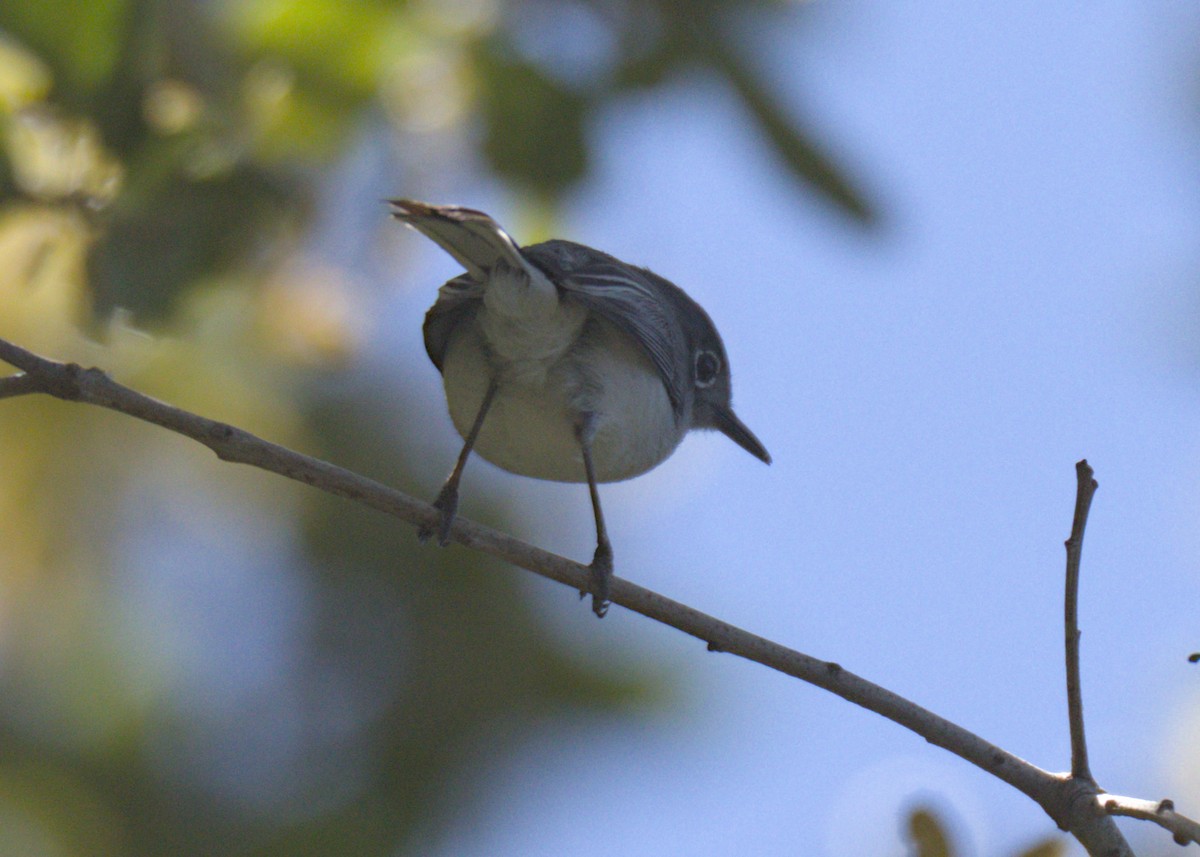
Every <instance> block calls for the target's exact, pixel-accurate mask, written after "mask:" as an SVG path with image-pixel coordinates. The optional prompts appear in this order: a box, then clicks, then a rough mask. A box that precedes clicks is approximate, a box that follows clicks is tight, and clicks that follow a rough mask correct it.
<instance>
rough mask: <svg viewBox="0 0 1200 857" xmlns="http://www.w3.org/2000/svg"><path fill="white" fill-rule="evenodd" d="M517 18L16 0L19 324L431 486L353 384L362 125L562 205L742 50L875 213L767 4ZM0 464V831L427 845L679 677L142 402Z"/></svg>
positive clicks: (320, 5)
mask: <svg viewBox="0 0 1200 857" xmlns="http://www.w3.org/2000/svg"><path fill="white" fill-rule="evenodd" d="M565 7H572V8H574V9H575V12H576V13H577V14H583V15H585V16H588V18H589V20H590V21H591V26H592V27H593V28H594V31H595V32H593V35H595V33H596V32H599V33H600V34H601V35H602V36H603V37H602V38H595V39H593V38H591V36H589V37H588V39H589V46H590V47H595V45H596V44H599V45H601V46H602V47H603V48H604V49H603V50H602V51H600V53H599V54H598V55H597V54H596V53H595V52H594V51H593V52H592V53H591V54H590V56H591V59H590V60H589V62H591V65H590V66H588V67H587V68H582V67H580V66H578V64H577V62H576V60H575V58H574V54H573V53H572V50H573V49H574V48H580V47H582V46H581V44H580V42H579V40H580V38H582V37H581V36H579V34H574V35H573V34H572V33H570V32H565V33H562V35H563V38H564V44H565V45H566V47H567V50H565V51H560V52H559V53H558V54H556V55H553V56H542V55H537V52H536V51H535V52H532V53H531V52H530V51H529V50H528V38H527V30H528V29H529V28H530V27H533V28H534V29H535V30H536V28H537V26H539V21H541V25H542V26H543V29H544V25H545V23H546V21H549V22H550V24H551V25H554V22H555V21H556V20H558V19H557V18H555V17H554V16H556V15H559V14H561V10H562V9H563V8H565ZM501 8H502V7H500V6H499V5H498V4H497V3H495V2H489V0H456V2H453V3H438V2H433V0H410V2H397V0H353V2H348V0H236V1H235V0H224V2H221V0H213V2H178V0H89V2H87V3H82V4H81V3H76V2H69V0H40V2H37V3H33V2H26V3H22V2H16V3H3V4H0V336H5V337H8V338H11V339H13V340H14V341H17V342H19V343H20V344H22V345H24V346H26V347H29V348H32V349H34V350H37V351H40V352H43V353H46V354H48V355H51V356H54V357H56V358H59V359H69V360H76V361H79V362H83V363H89V364H96V365H100V366H103V367H105V368H106V369H108V370H109V371H111V372H112V373H113V374H114V375H115V376H116V377H118V378H119V379H120V380H122V381H124V382H126V383H129V384H131V385H133V386H135V387H137V388H139V389H141V390H144V391H146V392H148V393H151V394H153V395H156V396H159V397H161V398H164V399H168V400H170V401H172V402H174V403H176V404H179V405H180V406H183V407H186V408H191V409H194V410H198V411H200V412H202V413H205V414H207V415H210V416H213V417H216V418H220V419H225V420H228V421H230V422H233V423H237V424H239V425H242V426H245V427H246V428H248V429H249V430H251V431H254V432H256V433H258V434H260V435H263V436H265V437H268V438H270V439H272V440H274V441H277V442H280V443H285V444H289V445H292V446H295V447H298V448H301V449H303V450H305V451H308V452H310V453H313V454H317V455H320V456H322V457H324V458H328V459H330V460H334V461H337V462H339V463H341V464H344V465H346V466H349V467H352V468H356V469H360V470H361V471H362V472H366V473H369V474H374V475H377V476H379V477H380V478H382V479H384V480H387V481H390V482H393V483H396V484H401V485H411V484H413V483H414V482H416V481H417V479H418V478H419V477H418V475H417V474H418V473H419V472H421V468H420V462H421V461H422V460H423V459H424V458H426V457H428V455H427V453H426V451H425V450H424V449H422V448H421V444H422V443H423V441H422V438H421V437H420V436H419V432H418V433H417V435H418V436H414V437H408V436H400V435H401V433H399V432H397V431H395V425H396V414H397V412H398V411H399V410H401V408H399V406H398V403H397V402H396V390H395V389H394V388H393V387H392V386H389V384H390V383H391V381H390V380H378V381H364V380H363V379H362V378H361V377H356V376H353V374H352V370H353V362H352V358H353V356H354V355H355V352H356V349H357V348H358V346H359V344H360V341H361V338H362V336H363V333H362V330H363V318H364V316H365V315H369V312H368V311H367V310H365V309H363V308H362V307H361V306H360V305H359V301H358V299H356V297H355V294H354V292H353V290H351V289H349V288H347V284H346V280H347V277H346V275H345V274H344V272H340V271H338V270H336V269H332V268H330V267H328V266H327V265H324V264H320V263H317V262H315V261H314V260H313V259H311V258H309V257H308V256H307V255H306V254H305V253H304V251H303V247H304V243H305V240H306V238H307V237H308V235H309V231H310V230H311V229H312V220H313V214H314V210H315V205H316V204H315V202H314V200H315V199H316V194H317V191H318V189H319V187H320V185H321V182H322V180H323V179H324V178H325V174H326V170H327V168H328V167H329V166H330V165H332V164H334V163H336V162H337V161H338V160H339V159H340V158H341V157H342V156H343V155H344V154H345V152H346V150H347V147H348V146H349V144H350V143H351V142H352V141H353V139H354V138H355V137H356V135H361V134H363V133H366V131H365V129H368V128H371V127H380V126H382V127H386V128H387V129H388V132H389V133H390V134H392V135H394V137H395V140H396V142H397V145H398V146H400V147H405V146H411V145H412V144H413V141H414V140H418V139H421V138H422V137H423V136H424V137H429V136H430V135H433V136H435V137H436V136H437V135H444V136H446V137H455V138H460V139H464V140H467V141H471V142H472V144H473V145H474V146H476V147H477V152H478V156H479V157H480V158H481V159H482V161H483V162H484V163H485V164H486V165H487V166H488V167H489V168H490V169H491V170H492V171H493V172H494V173H495V174H496V175H498V176H500V177H502V178H503V179H505V180H506V181H508V182H509V183H510V184H511V185H512V186H513V187H514V188H515V189H516V190H517V191H518V192H519V193H521V194H523V195H525V196H526V197H527V198H528V200H529V201H530V205H531V206H532V207H533V208H535V209H540V210H543V211H552V210H553V206H554V202H555V200H556V199H557V198H558V197H559V196H560V195H561V194H563V193H564V192H565V191H566V190H567V189H569V188H570V187H571V186H572V185H573V184H575V183H577V182H579V181H580V180H581V179H582V178H583V177H585V176H586V175H587V171H588V168H589V155H588V147H589V131H590V125H591V123H592V122H593V121H595V120H594V117H595V116H596V115H597V113H598V111H599V110H600V109H601V108H603V107H604V106H605V105H606V104H607V103H609V102H611V101H612V100H613V99H616V98H619V97H621V96H622V94H624V93H626V92H628V91H630V90H631V89H634V88H645V87H652V86H657V85H660V84H662V83H663V82H665V81H667V80H669V79H671V78H673V77H675V76H678V75H680V74H685V73H701V74H711V75H716V76H718V77H720V78H721V79H724V80H726V81H727V82H728V83H729V85H730V86H731V88H732V90H733V91H734V92H735V93H737V94H738V95H739V96H740V97H741V99H742V102H743V103H744V105H745V107H746V111H747V117H748V121H750V122H752V123H754V124H756V125H757V126H758V127H759V128H760V129H761V130H762V131H763V137H764V141H765V143H766V144H767V145H769V146H772V147H774V148H775V150H776V151H777V152H778V153H779V154H780V156H781V163H782V164H783V165H784V167H785V168H786V169H787V170H789V171H790V172H791V174H793V175H794V176H796V177H797V178H799V179H801V180H802V181H803V182H804V183H805V186H806V187H808V188H809V189H812V190H814V191H816V192H817V193H818V194H820V195H822V196H824V197H825V198H826V199H828V200H830V201H831V202H832V203H833V204H834V205H836V206H837V207H839V208H840V209H841V210H842V211H844V212H845V213H846V214H848V215H849V216H850V217H851V218H852V219H854V220H856V221H858V222H860V223H869V222H871V221H872V220H873V219H874V213H873V211H872V209H871V207H870V205H869V204H868V203H867V202H866V200H865V199H864V198H863V197H862V195H861V194H860V193H859V192H858V191H856V190H855V189H854V187H853V183H852V182H851V181H849V180H848V179H847V178H846V177H845V176H844V175H843V174H842V173H841V172H840V171H839V170H838V169H837V168H836V167H835V166H833V165H832V163H831V162H830V161H829V159H828V158H827V157H826V156H824V155H823V154H821V147H820V146H818V145H817V144H815V143H813V142H812V138H811V135H809V134H808V133H807V132H805V131H803V130H802V129H801V128H800V127H799V126H798V125H797V124H796V123H795V122H794V121H793V120H792V119H790V118H789V117H788V116H787V111H786V110H784V109H783V108H782V106H781V105H780V104H779V103H778V100H777V99H776V98H775V97H774V96H773V95H772V92H771V88H770V87H769V86H768V85H767V84H766V83H765V82H764V81H763V80H761V79H760V76H759V74H758V73H757V72H756V71H755V70H754V68H753V66H752V64H750V63H747V62H746V60H745V54H746V53H747V49H746V47H745V46H744V45H741V44H740V43H739V41H738V39H736V38H735V37H734V36H733V35H732V34H733V33H734V32H735V31H736V30H735V28H733V27H731V26H728V25H730V24H732V23H734V22H735V20H736V19H737V18H738V17H739V16H743V15H749V14H755V15H769V14H772V13H773V12H774V11H775V10H774V9H773V8H772V4H759V3H734V2H713V1H712V0H710V2H703V3H682V2H679V3H674V2H657V3H650V2H648V3H616V2H612V3H609V2H601V0H597V2H592V3H575V4H555V3H545V2H528V3H512V4H508V5H507V6H505V7H503V9H504V15H503V16H502V15H501ZM523 34H526V35H523ZM582 53H587V51H582ZM381 120H382V122H381ZM395 190H396V189H395V188H391V189H388V188H380V191H379V195H380V196H384V195H386V194H387V193H391V192H394V191H395ZM376 204H377V202H376V200H375V199H364V200H363V201H362V205H363V206H372V205H376ZM380 223H381V224H384V223H385V220H384V218H383V214H382V209H380ZM431 293H432V287H431ZM413 323H414V325H415V324H417V323H418V321H417V320H415V319H414V322H413ZM147 331H148V332H149V334H150V335H147V333H146V332H147ZM430 371H432V370H430ZM343 373H346V374H343ZM348 378H352V379H353V380H352V382H349V383H332V384H323V383H320V382H321V381H323V380H334V381H339V380H346V379H348ZM339 389H340V390H347V389H348V390H352V391H353V392H352V393H337V392H331V391H333V390H339ZM0 472H3V473H4V479H3V481H2V482H0V592H2V595H3V597H2V598H0V651H2V653H3V669H2V670H0V818H2V819H3V821H4V823H3V825H0V853H4V854H51V853H53V854H61V855H89V857H91V855H106V854H114V855H115V854H137V855H159V854H162V855H166V854H170V855H190V854H196V855H199V854H213V853H237V854H264V855H266V854H292V855H309V854H311V855H325V854H339V855H340V854H385V853H386V854H396V853H406V852H409V851H412V850H413V849H415V848H416V847H417V846H416V845H415V844H414V843H415V842H417V841H418V839H419V838H420V837H425V838H426V839H428V838H429V837H434V838H436V835H437V832H438V830H440V829H442V828H443V827H444V826H446V825H448V824H451V823H452V822H453V821H454V819H455V818H457V817H458V816H459V815H461V814H462V813H465V812H467V811H468V810H469V805H470V802H471V801H472V800H473V799H474V798H475V797H477V796H478V794H479V793H481V791H482V790H483V789H484V788H486V787H487V780H486V774H487V772H488V770H489V765H490V764H492V763H494V762H496V761H499V760H501V759H503V758H504V757H505V755H507V754H510V753H514V752H519V750H520V747H521V744H522V742H524V741H527V740H530V735H531V734H532V732H533V731H534V730H535V729H536V727H537V725H538V723H540V722H541V721H542V720H544V718H545V717H547V716H548V714H552V713H553V712H556V711H563V710H577V709H590V710H595V709H600V710H613V711H630V710H636V709H637V708H638V707H643V708H645V707H656V706H661V705H662V704H663V703H664V701H665V700H667V699H669V698H670V696H671V694H672V691H671V689H670V688H669V686H664V684H665V682H664V681H663V679H662V676H661V675H658V673H657V671H656V670H655V669H654V668H653V667H652V666H651V665H647V664H642V665H637V664H634V665H633V666H632V667H627V668H626V670H625V672H623V674H621V675H620V676H616V675H613V674H607V673H604V672H602V671H600V672H598V671H597V669H596V666H595V664H594V663H587V664H585V663H584V659H583V657H582V656H581V654H580V653H576V652H573V651H571V650H570V647H569V646H568V644H566V643H565V642H564V641H562V640H560V639H556V638H555V637H554V635H552V634H551V633H549V632H548V631H547V629H546V628H544V627H543V625H542V623H541V621H540V620H539V618H538V616H537V615H536V613H535V612H534V611H532V610H530V609H529V606H528V605H527V604H526V601H525V599H524V597H523V593H522V590H521V589H520V588H519V587H518V586H517V585H516V582H515V580H516V578H515V577H514V575H511V574H505V573H503V572H501V571H500V570H499V569H497V568H496V567H495V564H494V563H491V562H490V561H486V560H483V559H481V558H479V557H477V556H474V555H468V554H466V553H465V552H462V551H458V550H454V549H451V550H448V551H432V550H429V551H424V550H418V549H417V548H416V546H415V540H414V539H413V537H412V534H411V533H410V532H408V531H407V529H405V528H401V527H398V526H396V525H395V524H394V523H393V522H391V521H389V520H386V519H383V518H382V517H377V516H372V515H369V514H366V513H364V512H363V511H362V510H361V509H358V508H356V507H353V506H351V505H349V504H346V503H344V502H340V501H335V500H332V499H329V498H325V497H321V496H316V495H315V494H314V492H311V491H306V490H303V489H301V488H300V487H298V486H293V485H288V484H281V482H280V480H278V479H275V478H273V477H268V476H265V475H263V474H260V473H256V472H253V471H251V472H242V471H240V470H238V469H236V468H229V467H227V466H224V465H219V464H217V463H216V462H214V461H212V460H211V457H210V456H208V455H207V454H206V453H205V452H204V451H203V450H198V449H193V448H191V447H190V446H189V445H187V444H185V443H183V442H182V441H180V440H178V439H176V438H173V437H171V436H169V435H167V434H166V433H164V432H161V431H159V430H156V429H152V428H149V427H144V426H139V425H136V424H133V423H131V421H129V420H127V419H124V418H120V417H117V416H115V415H111V414H107V413H102V412H99V411H97V410H96V409H86V408H77V407H70V406H67V405H63V404H61V403H56V402H52V401H44V400H41V399H33V398H22V399H16V400H13V401H8V402H5V403H4V407H3V409H0ZM480 505H481V507H482V506H483V505H485V504H483V503H481V504H480ZM470 511H471V512H472V514H476V515H478V514H482V515H483V517H485V519H486V518H487V517H489V514H488V513H487V512H483V513H478V512H476V511H474V510H470ZM490 517H491V518H492V519H493V522H494V523H497V524H502V523H503V522H501V521H497V520H495V517H496V516H495V514H491V515H490ZM260 545H268V546H273V547H272V549H271V550H269V551H265V552H264V553H263V555H262V556H259V553H258V551H259V546H260ZM172 557H174V559H172ZM226 562H228V563H229V564H231V565H232V566H234V568H232V569H231V570H230V571H229V573H228V579H227V578H226V576H225V575H224V567H225V564H226ZM193 566H196V567H199V568H202V569H206V570H207V572H206V573H209V574H211V575H212V579H211V581H210V580H208V579H204V580H195V579H192V578H189V577H188V569H190V568H192V567H193ZM160 578H161V582H160ZM167 578H170V581H171V582H170V585H169V586H168V583H167V582H166V581H167ZM239 586H240V587H244V589H239V588H238V587H239ZM172 587H174V588H172ZM220 587H225V588H224V589H223V590H222V591H224V592H225V595H224V599H225V600H224V601H222V600H221V598H219V597H217V596H214V595H211V594H210V592H211V591H212V590H213V589H215V588H220ZM272 587H275V589H272ZM281 592H282V593H284V595H286V593H292V595H290V596H287V597H284V595H281V594H280V593H281ZM272 593H274V594H273V595H272ZM156 599H157V600H156ZM173 599H174V600H173ZM289 599H290V600H289ZM210 601H211V602H212V603H213V604H214V605H216V606H214V607H213V610H214V611H216V614H217V616H218V617H219V616H223V615H225V613H222V612H221V611H222V610H224V611H228V610H230V609H233V608H238V609H241V610H244V611H248V613H249V615H250V616H251V617H252V619H251V621H250V622H249V627H252V628H253V627H256V626H257V625H261V626H262V627H263V628H264V629H265V630H264V631H263V634H264V640H266V642H264V643H263V644H262V646H263V650H261V651H258V650H256V651H255V652H247V653H246V654H245V655H244V656H243V655H242V654H241V653H240V652H238V651H233V652H227V653H226V658H225V660H220V659H217V658H216V654H215V651H216V650H218V649H220V648H221V645H222V644H223V643H225V640H224V639H223V635H222V634H221V629H220V627H219V624H218V625H217V626H216V627H214V626H212V625H209V624H202V626H201V627H200V628H199V629H195V628H192V629H190V631H189V626H188V622H194V621H195V619H194V610H193V608H194V607H195V605H201V606H203V605H206V604H209V603H210ZM281 604H282V605H283V606H282V607H281V606H280V605H281ZM231 605H232V606H231ZM201 612H203V611H202V610H201ZM581 613H586V611H581ZM189 617H192V618H189ZM231 630H232V629H231ZM272 635H273V636H272ZM263 660H265V662H266V663H268V664H273V665H274V666H273V667H272V668H270V669H266V668H261V669H263V670H264V671H263V672H262V673H261V674H260V673H254V672H253V669H252V668H253V664H256V663H259V662H260V661H263ZM623 660H624V661H628V658H623ZM210 664H216V665H218V666H219V667H220V669H222V670H227V671H230V672H239V673H240V672H244V671H247V670H249V671H250V674H249V677H247V676H246V675H239V676H232V675H230V676H226V675H224V674H221V673H218V674H217V675H216V676H215V677H214V676H207V677H206V675H207V674H206V670H211V669H213V668H214V667H213V666H210Z"/></svg>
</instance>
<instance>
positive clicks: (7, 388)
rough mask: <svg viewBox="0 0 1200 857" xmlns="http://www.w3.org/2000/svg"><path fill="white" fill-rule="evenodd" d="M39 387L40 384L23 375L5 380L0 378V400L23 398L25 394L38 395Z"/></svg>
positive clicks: (12, 376)
mask: <svg viewBox="0 0 1200 857" xmlns="http://www.w3.org/2000/svg"><path fill="white" fill-rule="evenodd" d="M41 387H42V383H41V382H40V381H38V379H37V378H34V377H32V376H30V375H26V374H24V373H21V374H20V375H9V376H8V377H7V378H0V399H8V398H11V397H12V396H24V395H26V394H27V393H40V392H41Z"/></svg>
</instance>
